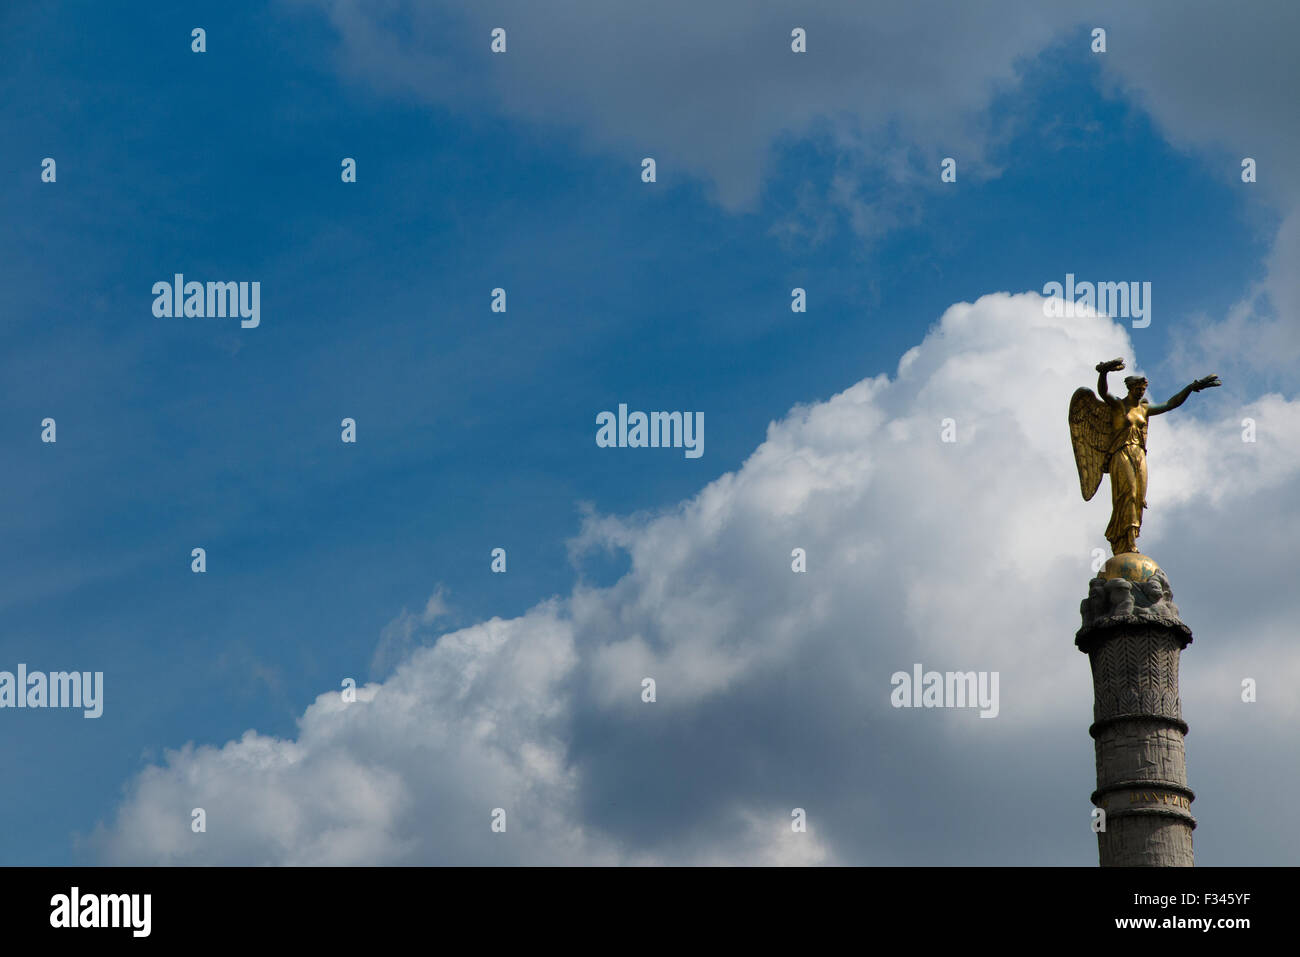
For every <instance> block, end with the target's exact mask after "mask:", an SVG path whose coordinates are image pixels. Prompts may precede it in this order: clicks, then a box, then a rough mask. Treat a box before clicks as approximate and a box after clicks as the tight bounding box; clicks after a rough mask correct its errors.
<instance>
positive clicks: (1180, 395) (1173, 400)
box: [1147, 375, 1223, 416]
mask: <svg viewBox="0 0 1300 957" xmlns="http://www.w3.org/2000/svg"><path fill="white" fill-rule="evenodd" d="M1221 385H1223V383H1222V382H1220V381H1219V377H1218V376H1217V375H1207V376H1206V377H1205V378H1203V379H1197V380H1196V381H1195V382H1193V383H1191V384H1190V385H1187V386H1185V387H1183V388H1182V389H1180V390H1179V391H1178V392H1177V393H1175V394H1174V395H1172V396H1170V397H1169V401H1168V402H1161V403H1160V404H1159V405H1153V406H1148V408H1147V415H1148V416H1152V415H1160V414H1161V413H1162V412H1168V411H1169V410H1170V409H1176V408H1178V407H1179V406H1180V405H1182V404H1183V403H1184V402H1186V401H1187V397H1188V396H1189V395H1191V394H1192V393H1193V392H1200V391H1201V390H1202V389H1213V388H1216V387H1217V386H1221Z"/></svg>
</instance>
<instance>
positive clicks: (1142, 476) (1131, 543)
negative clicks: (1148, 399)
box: [1106, 408, 1147, 555]
mask: <svg viewBox="0 0 1300 957" xmlns="http://www.w3.org/2000/svg"><path fill="white" fill-rule="evenodd" d="M1124 416H1125V423H1124V424H1123V425H1122V426H1121V427H1120V428H1118V429H1116V431H1115V433H1114V435H1113V437H1112V439H1111V443H1110V449H1109V450H1108V453H1107V459H1106V471H1108V472H1110V502H1111V511H1110V524H1109V525H1107V526H1106V540H1107V541H1108V542H1110V544H1111V548H1112V549H1113V550H1114V552H1115V554H1116V555H1119V554H1122V553H1124V552H1136V551H1137V538H1138V534H1139V533H1140V532H1141V529H1142V510H1143V509H1144V508H1146V507H1147V443H1146V410H1145V409H1142V408H1126V409H1125V410H1124Z"/></svg>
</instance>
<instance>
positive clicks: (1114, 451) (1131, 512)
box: [1070, 359, 1223, 555]
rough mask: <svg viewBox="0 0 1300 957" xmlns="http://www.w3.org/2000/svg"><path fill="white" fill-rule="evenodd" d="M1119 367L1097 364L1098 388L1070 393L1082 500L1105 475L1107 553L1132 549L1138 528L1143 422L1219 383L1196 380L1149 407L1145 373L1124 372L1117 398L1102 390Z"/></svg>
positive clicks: (1142, 503)
mask: <svg viewBox="0 0 1300 957" xmlns="http://www.w3.org/2000/svg"><path fill="white" fill-rule="evenodd" d="M1123 368H1124V360H1123V359H1111V360H1110V361H1109V362H1099V363H1098V364H1097V373H1098V375H1097V392H1099V393H1100V394H1101V398H1100V399H1099V398H1097V396H1096V395H1095V394H1094V393H1093V391H1092V390H1091V389H1089V388H1087V387H1084V388H1080V389H1076V390H1075V391H1074V395H1072V396H1071V397H1070V441H1071V442H1072V443H1073V445H1074V463H1075V465H1077V466H1078V467H1079V490H1080V491H1081V492H1083V500H1084V501H1085V502H1087V501H1091V499H1092V497H1093V496H1094V495H1095V494H1097V486H1099V485H1100V484H1101V475H1102V473H1103V472H1109V473H1110V501H1111V509H1110V524H1109V525H1107V526H1106V540H1107V541H1108V542H1110V548H1111V552H1112V553H1113V554H1115V555H1122V554H1124V553H1125V552H1136V551H1137V538H1138V535H1139V534H1141V531H1142V510H1143V509H1145V508H1146V507H1147V499H1146V496H1147V420H1148V419H1150V417H1151V416H1153V415H1160V414H1161V413H1162V412H1168V411H1169V410H1170V409H1176V408H1178V407H1179V406H1180V405H1182V404H1183V403H1184V402H1185V401H1186V400H1187V397H1188V396H1189V395H1191V394H1192V393H1193V392H1200V391H1201V390H1202V389H1212V388H1214V387H1215V386H1219V385H1222V384H1223V383H1222V382H1220V381H1219V377H1218V376H1217V375H1209V376H1206V377H1205V378H1203V379H1197V380H1196V381H1195V382H1193V383H1192V384H1191V385H1189V386H1187V387H1186V388H1184V389H1182V390H1181V391H1180V392H1178V393H1177V394H1176V395H1174V396H1173V397H1172V398H1170V399H1169V401H1168V402H1162V403H1160V404H1159V405H1152V404H1151V403H1150V402H1149V401H1148V400H1147V399H1146V398H1145V397H1144V396H1145V393H1146V390H1147V380H1146V378H1145V377H1144V376H1127V377H1125V379H1124V385H1125V386H1127V387H1128V394H1127V395H1125V396H1124V397H1123V398H1116V397H1115V396H1113V395H1111V394H1110V392H1109V390H1107V388H1106V374H1107V373H1109V372H1116V371H1118V370H1120V369H1123Z"/></svg>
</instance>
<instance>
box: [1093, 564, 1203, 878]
mask: <svg viewBox="0 0 1300 957" xmlns="http://www.w3.org/2000/svg"><path fill="white" fill-rule="evenodd" d="M1080 613H1081V615H1082V618H1083V627H1082V628H1080V629H1079V631H1078V634H1077V635H1076V636H1075V644H1076V645H1077V646H1078V648H1079V650H1080V651H1082V652H1084V653H1085V654H1086V655H1087V656H1088V660H1089V662H1090V663H1091V665H1092V689H1093V724H1092V727H1091V728H1089V729H1088V733H1089V734H1091V735H1092V737H1093V741H1094V744H1095V747H1096V752H1097V790H1096V791H1094V792H1093V794H1092V803H1093V804H1095V805H1096V806H1097V807H1099V808H1101V809H1103V810H1104V811H1105V812H1106V829H1105V831H1099V832H1098V834H1097V849H1098V852H1099V854H1100V858H1101V866H1102V867H1191V866H1192V829H1193V828H1195V827H1196V819H1195V818H1194V817H1192V811H1191V805H1192V800H1193V799H1194V798H1195V796H1196V795H1194V794H1193V793H1192V790H1191V788H1189V787H1188V786H1187V762H1186V756H1185V754H1184V751H1183V737H1184V736H1185V735H1186V734H1187V724H1186V723H1185V722H1184V721H1183V709H1182V702H1181V701H1180V700H1179V697H1178V659H1179V656H1180V655H1181V653H1182V650H1183V649H1184V648H1186V647H1187V646H1188V645H1189V644H1191V641H1192V632H1191V629H1189V628H1188V627H1187V626H1186V625H1185V624H1183V622H1182V621H1181V620H1180V619H1179V617H1178V607H1177V606H1176V605H1174V603H1173V590H1172V589H1171V588H1170V586H1169V579H1168V578H1167V577H1166V576H1165V573H1164V572H1163V571H1161V570H1160V568H1159V567H1158V566H1157V565H1156V563H1155V562H1154V561H1152V560H1151V559H1150V558H1147V557H1146V556H1145V555H1141V554H1139V553H1137V552H1127V553H1125V554H1122V555H1117V556H1115V557H1113V558H1111V559H1110V561H1108V562H1107V563H1106V566H1105V567H1104V568H1103V569H1102V572H1101V576H1100V577H1098V578H1094V579H1093V580H1092V581H1091V582H1090V583H1089V586H1088V597H1087V598H1086V599H1084V601H1083V602H1082V604H1081V606H1080Z"/></svg>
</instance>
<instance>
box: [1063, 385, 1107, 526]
mask: <svg viewBox="0 0 1300 957" xmlns="http://www.w3.org/2000/svg"><path fill="white" fill-rule="evenodd" d="M1070 443H1071V444H1072V445H1073V446H1074V464H1075V465H1077V466H1078V467H1079V491H1081V492H1082V493H1083V500H1084V501H1085V502H1086V501H1088V500H1089V499H1091V498H1092V497H1093V496H1094V495H1096V494H1097V486H1098V485H1100V484H1101V474H1102V473H1103V472H1105V471H1106V453H1107V452H1108V451H1109V449H1110V409H1108V408H1106V403H1105V402H1102V401H1101V399H1099V398H1097V394H1096V393H1095V392H1093V391H1092V390H1091V389H1088V388H1081V389H1075V390H1074V395H1072V396H1070Z"/></svg>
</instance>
